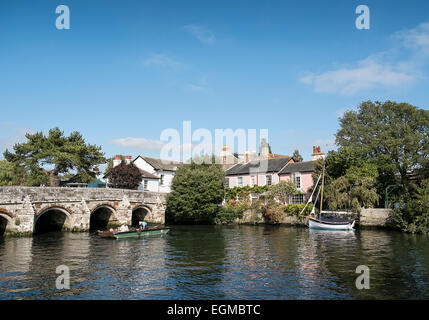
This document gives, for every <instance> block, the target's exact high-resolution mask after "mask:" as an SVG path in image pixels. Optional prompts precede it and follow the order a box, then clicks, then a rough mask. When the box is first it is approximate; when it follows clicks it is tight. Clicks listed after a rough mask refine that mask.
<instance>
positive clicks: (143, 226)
mask: <svg viewBox="0 0 429 320" xmlns="http://www.w3.org/2000/svg"><path fill="white" fill-rule="evenodd" d="M139 226H140V230H144V229H146V226H147V222H146V221H140V222H139Z"/></svg>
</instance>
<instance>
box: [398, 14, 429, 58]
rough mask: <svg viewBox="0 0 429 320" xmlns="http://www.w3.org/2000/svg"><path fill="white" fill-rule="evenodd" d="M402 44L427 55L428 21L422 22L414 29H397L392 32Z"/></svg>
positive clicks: (428, 44) (428, 40) (428, 43)
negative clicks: (397, 30) (394, 32)
mask: <svg viewBox="0 0 429 320" xmlns="http://www.w3.org/2000/svg"><path fill="white" fill-rule="evenodd" d="M394 38H396V39H399V40H400V41H401V42H402V44H403V45H404V46H405V47H407V48H410V49H413V50H415V51H416V52H417V53H419V54H422V55H425V56H429V23H427V22H426V23H422V24H420V25H419V26H417V27H416V28H414V29H411V30H404V31H399V32H397V33H396V34H394Z"/></svg>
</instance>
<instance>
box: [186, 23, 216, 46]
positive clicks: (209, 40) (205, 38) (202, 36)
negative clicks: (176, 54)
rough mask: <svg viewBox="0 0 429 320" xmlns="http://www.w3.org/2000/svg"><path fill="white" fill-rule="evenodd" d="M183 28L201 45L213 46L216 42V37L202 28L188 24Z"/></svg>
mask: <svg viewBox="0 0 429 320" xmlns="http://www.w3.org/2000/svg"><path fill="white" fill-rule="evenodd" d="M183 28H184V29H185V30H186V31H188V32H189V33H190V34H191V35H192V36H194V37H195V38H197V39H198V40H199V41H200V42H201V43H204V44H214V43H215V42H216V37H215V35H214V34H213V32H211V31H210V30H208V29H206V28H204V27H201V26H197V25H193V24H190V25H187V26H184V27H183Z"/></svg>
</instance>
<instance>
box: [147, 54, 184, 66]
mask: <svg viewBox="0 0 429 320" xmlns="http://www.w3.org/2000/svg"><path fill="white" fill-rule="evenodd" d="M143 64H144V65H145V66H155V67H165V68H170V69H176V70H177V69H181V68H183V67H184V64H182V63H180V62H177V61H176V60H174V59H173V58H170V57H168V56H167V55H165V54H159V53H155V54H152V56H150V57H149V58H147V59H146V60H144V61H143Z"/></svg>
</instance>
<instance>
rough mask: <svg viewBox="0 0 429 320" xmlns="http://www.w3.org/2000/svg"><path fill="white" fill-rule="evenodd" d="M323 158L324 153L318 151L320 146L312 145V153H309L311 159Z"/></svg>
mask: <svg viewBox="0 0 429 320" xmlns="http://www.w3.org/2000/svg"><path fill="white" fill-rule="evenodd" d="M325 158H326V156H325V154H324V153H323V152H321V151H320V146H313V154H312V155H311V161H316V160H319V159H325Z"/></svg>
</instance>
